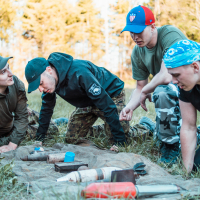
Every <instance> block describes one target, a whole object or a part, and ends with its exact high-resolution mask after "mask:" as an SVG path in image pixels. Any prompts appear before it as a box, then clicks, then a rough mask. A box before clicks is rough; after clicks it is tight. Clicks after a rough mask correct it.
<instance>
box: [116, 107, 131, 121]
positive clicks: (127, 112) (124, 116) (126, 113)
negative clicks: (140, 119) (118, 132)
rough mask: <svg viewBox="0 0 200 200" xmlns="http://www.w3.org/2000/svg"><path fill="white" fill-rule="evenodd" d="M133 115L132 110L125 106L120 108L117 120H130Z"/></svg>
mask: <svg viewBox="0 0 200 200" xmlns="http://www.w3.org/2000/svg"><path fill="white" fill-rule="evenodd" d="M132 116H133V110H131V109H130V108H128V107H125V108H123V109H122V111H121V113H120V115H119V120H120V121H131V119H132Z"/></svg>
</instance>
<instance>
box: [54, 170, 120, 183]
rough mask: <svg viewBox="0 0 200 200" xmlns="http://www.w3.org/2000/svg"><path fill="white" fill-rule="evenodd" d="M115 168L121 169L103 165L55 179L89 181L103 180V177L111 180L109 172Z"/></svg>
mask: <svg viewBox="0 0 200 200" xmlns="http://www.w3.org/2000/svg"><path fill="white" fill-rule="evenodd" d="M115 170H122V169H121V168H118V167H103V168H99V169H89V170H83V171H75V172H71V173H69V174H67V175H66V176H63V177H61V178H59V179H57V181H58V182H60V181H70V182H89V181H95V180H104V179H106V180H110V181H111V172H112V171H115Z"/></svg>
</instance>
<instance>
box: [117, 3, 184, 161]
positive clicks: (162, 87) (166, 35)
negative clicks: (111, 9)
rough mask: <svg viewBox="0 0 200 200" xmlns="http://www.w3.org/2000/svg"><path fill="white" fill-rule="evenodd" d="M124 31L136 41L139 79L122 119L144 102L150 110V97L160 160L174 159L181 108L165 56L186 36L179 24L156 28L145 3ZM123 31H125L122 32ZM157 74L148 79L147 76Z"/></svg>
mask: <svg viewBox="0 0 200 200" xmlns="http://www.w3.org/2000/svg"><path fill="white" fill-rule="evenodd" d="M123 31H129V32H130V35H131V37H132V39H133V40H134V42H135V43H136V46H135V47H134V48H133V52H132V55H131V63H132V72H133V79H135V80H136V81H137V85H136V89H135V90H134V91H133V94H132V96H131V99H130V101H129V103H128V104H127V105H126V107H125V108H124V109H123V110H122V112H121V113H120V120H131V118H132V115H133V111H134V110H135V109H136V108H137V107H138V106H139V105H141V106H142V107H143V108H144V110H146V111H147V108H146V105H145V100H146V99H147V98H148V99H149V100H151V96H150V93H151V92H154V93H153V98H152V100H153V102H154V103H155V110H156V131H155V133H156V135H157V137H158V139H159V140H160V141H161V142H162V143H161V148H160V151H161V154H162V155H161V159H160V161H161V162H165V163H170V162H171V163H174V162H176V160H177V156H178V155H179V152H180V144H179V141H180V137H179V133H180V120H181V115H180V109H179V102H178V90H177V86H176V85H174V84H172V83H170V82H171V80H172V77H171V75H170V74H168V72H167V69H166V68H165V66H164V64H163V62H162V58H163V56H164V54H165V52H166V51H167V50H168V48H169V47H170V46H171V45H173V44H174V43H176V42H178V41H180V40H184V39H187V38H186V37H185V35H184V34H183V33H182V32H181V31H180V30H179V29H178V28H176V27H174V26H170V25H166V26H162V27H158V28H156V26H155V19H154V15H153V13H152V11H151V10H150V9H149V8H147V7H145V6H137V7H135V8H133V9H132V10H130V12H129V13H128V15H127V18H126V26H125V28H124V29H123ZM123 31H122V32H123ZM150 74H152V75H153V76H154V78H153V79H152V80H151V82H150V83H148V77H149V75H150Z"/></svg>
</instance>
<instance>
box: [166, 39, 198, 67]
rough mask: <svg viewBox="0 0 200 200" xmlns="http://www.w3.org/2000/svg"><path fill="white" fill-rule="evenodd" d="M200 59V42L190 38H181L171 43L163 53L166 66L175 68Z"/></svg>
mask: <svg viewBox="0 0 200 200" xmlns="http://www.w3.org/2000/svg"><path fill="white" fill-rule="evenodd" d="M198 60H200V44H199V43H197V42H194V41H192V40H181V41H179V42H177V43H175V44H173V45H172V46H171V47H170V48H169V49H168V50H167V52H166V54H165V55H164V58H163V61H164V63H165V67H166V68H176V67H180V66H183V65H189V64H192V63H193V62H195V61H198Z"/></svg>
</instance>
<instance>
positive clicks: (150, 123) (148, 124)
mask: <svg viewBox="0 0 200 200" xmlns="http://www.w3.org/2000/svg"><path fill="white" fill-rule="evenodd" d="M139 124H142V125H143V126H145V127H146V128H148V129H149V130H150V133H152V134H153V132H154V130H155V128H156V123H154V122H153V121H152V120H151V119H149V118H148V117H142V118H141V119H140V121H139Z"/></svg>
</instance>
